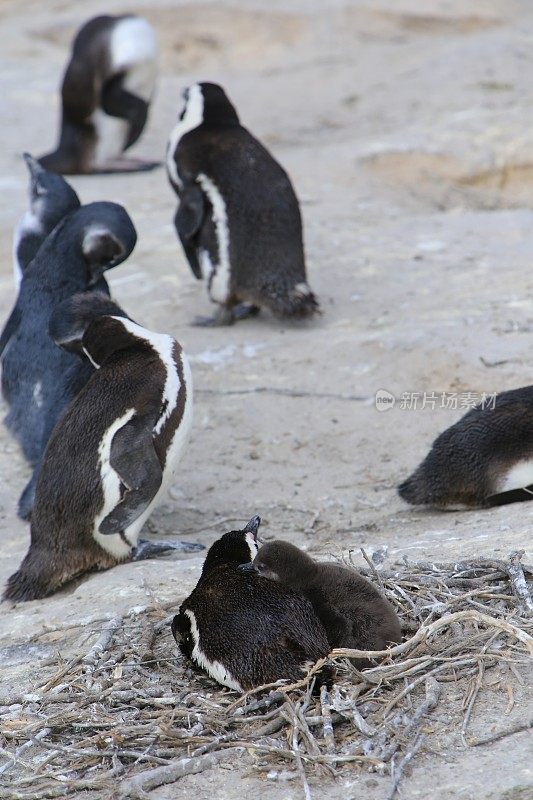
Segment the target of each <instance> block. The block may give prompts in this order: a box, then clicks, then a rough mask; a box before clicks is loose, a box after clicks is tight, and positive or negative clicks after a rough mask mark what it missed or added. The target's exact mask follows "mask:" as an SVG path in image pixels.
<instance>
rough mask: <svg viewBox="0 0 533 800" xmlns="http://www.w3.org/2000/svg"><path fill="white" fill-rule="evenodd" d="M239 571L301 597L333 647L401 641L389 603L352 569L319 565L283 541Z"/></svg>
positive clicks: (270, 544) (267, 546)
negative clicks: (311, 607) (255, 576)
mask: <svg viewBox="0 0 533 800" xmlns="http://www.w3.org/2000/svg"><path fill="white" fill-rule="evenodd" d="M241 569H242V570H244V571H248V570H250V571H252V570H253V571H255V572H257V574H258V575H262V576H263V577H264V578H267V579H269V580H273V581H277V582H279V584H281V585H282V586H284V587H287V588H289V589H292V590H293V591H295V592H300V593H301V594H303V595H305V597H307V599H308V600H309V601H310V602H311V604H312V606H313V608H314V610H315V613H316V615H317V616H318V618H319V620H320V621H321V623H322V625H323V626H324V628H325V631H326V634H327V637H328V641H329V644H330V647H332V648H334V647H349V648H352V649H357V650H384V649H385V648H386V647H388V646H389V645H390V644H391V643H392V642H394V643H396V642H399V641H400V640H401V635H402V634H401V626H400V620H399V619H398V617H397V615H396V612H395V611H394V609H393V608H392V606H391V605H390V603H389V602H388V601H387V600H385V598H384V597H382V595H381V594H380V593H379V592H378V590H377V589H376V588H375V587H374V586H373V585H372V584H371V583H370V582H369V581H367V580H366V579H365V578H363V576H362V575H359V573H357V572H356V571H355V570H353V569H349V568H348V567H343V566H342V565H340V564H332V563H319V562H317V561H315V560H314V559H313V558H311V556H309V555H307V553H304V552H303V550H300V549H299V548H298V547H296V546H295V545H293V544H291V543H290V542H285V541H282V540H276V541H273V542H267V543H266V544H264V545H263V546H262V547H261V548H260V550H259V552H258V553H257V555H256V557H255V559H254V560H253V563H252V564H245V565H243V566H242V567H241ZM358 665H359V666H364V665H366V666H368V662H367V661H364V660H363V659H359V660H358Z"/></svg>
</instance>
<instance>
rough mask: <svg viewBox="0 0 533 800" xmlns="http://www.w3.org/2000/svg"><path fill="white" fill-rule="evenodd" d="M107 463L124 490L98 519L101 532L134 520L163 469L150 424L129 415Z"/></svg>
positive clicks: (156, 486)
mask: <svg viewBox="0 0 533 800" xmlns="http://www.w3.org/2000/svg"><path fill="white" fill-rule="evenodd" d="M109 463H110V465H111V467H112V468H113V469H114V470H115V472H116V473H117V475H118V476H119V478H120V480H121V481H122V483H123V484H124V486H125V487H126V490H125V492H124V494H123V496H122V499H121V500H120V502H119V503H118V504H117V505H116V506H115V508H114V509H113V510H112V511H111V512H110V513H109V514H108V515H107V516H106V517H104V519H103V520H102V522H101V523H100V526H99V531H100V533H102V534H104V535H111V534H114V533H120V532H121V531H124V530H125V529H126V528H128V527H129V526H130V525H131V524H132V523H134V522H135V520H137V519H138V518H139V517H140V516H141V514H143V513H144V512H145V511H146V509H147V508H148V506H149V505H150V503H151V502H152V500H153V499H154V497H155V496H156V494H157V492H158V491H159V488H160V486H161V483H162V480H163V471H162V469H161V464H160V463H159V459H158V457H157V453H156V451H155V449H154V442H153V438H152V430H151V426H150V425H147V424H146V421H145V420H143V419H142V418H141V417H137V418H133V419H132V420H130V422H127V423H126V424H125V425H124V426H123V427H122V428H120V429H119V430H118V431H117V432H116V434H115V436H114V437H113V441H112V443H111V454H110V458H109Z"/></svg>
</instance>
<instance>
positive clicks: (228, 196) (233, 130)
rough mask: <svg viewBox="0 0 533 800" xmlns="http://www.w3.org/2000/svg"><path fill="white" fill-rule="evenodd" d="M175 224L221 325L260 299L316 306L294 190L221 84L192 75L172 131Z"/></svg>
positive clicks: (279, 311)
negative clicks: (193, 81)
mask: <svg viewBox="0 0 533 800" xmlns="http://www.w3.org/2000/svg"><path fill="white" fill-rule="evenodd" d="M167 171H168V176H169V179H170V183H171V184H172V186H173V188H174V189H175V191H176V193H177V195H178V197H179V206H178V210H177V212H176V216H175V220H174V223H175V226H176V230H177V233H178V237H179V239H180V241H181V244H182V246H183V249H184V251H185V255H186V257H187V260H188V262H189V265H190V267H191V270H192V272H193V273H194V275H195V276H196V277H197V278H198V279H201V278H203V279H204V280H205V281H206V283H207V291H208V294H209V297H210V299H211V300H212V301H213V302H214V303H218V304H219V306H220V309H219V312H218V314H217V315H216V316H215V317H214V318H213V319H207V318H200V319H199V320H197V324H203V325H208V324H210V325H213V324H217V325H224V324H226V325H227V324H230V323H231V322H233V321H234V320H236V319H241V318H243V317H245V316H249V315H250V314H255V313H257V312H258V310H259V309H260V308H268V309H270V311H272V313H273V314H275V315H276V316H278V317H307V316H309V315H311V314H314V313H315V312H317V311H318V308H319V306H318V302H317V299H316V297H315V295H314V294H313V292H312V291H311V289H310V288H309V285H308V283H307V277H306V270H305V260H304V249H303V239H302V220H301V215H300V208H299V205H298V200H297V198H296V195H295V193H294V189H293V187H292V184H291V182H290V179H289V177H288V175H287V173H286V172H285V170H284V169H283V168H282V167H281V166H280V165H279V164H278V162H277V161H275V159H274V158H273V157H272V156H271V155H270V153H269V152H268V150H266V148H265V147H263V145H262V144H261V143H260V142H258V141H257V139H255V138H254V137H253V136H252V135H251V134H250V133H249V132H248V131H247V130H246V128H244V127H243V126H242V125H241V124H240V122H239V117H238V116H237V112H236V110H235V108H234V107H233V105H232V104H231V103H230V101H229V100H228V98H227V97H226V94H225V93H224V90H223V89H222V88H221V87H220V86H218V85H216V84H214V83H197V84H194V85H193V86H191V87H190V88H189V89H187V90H186V91H185V106H184V109H183V111H182V114H181V117H180V119H179V121H178V123H177V125H176V126H175V128H174V130H173V131H172V133H171V134H170V139H169V143H168V148H167Z"/></svg>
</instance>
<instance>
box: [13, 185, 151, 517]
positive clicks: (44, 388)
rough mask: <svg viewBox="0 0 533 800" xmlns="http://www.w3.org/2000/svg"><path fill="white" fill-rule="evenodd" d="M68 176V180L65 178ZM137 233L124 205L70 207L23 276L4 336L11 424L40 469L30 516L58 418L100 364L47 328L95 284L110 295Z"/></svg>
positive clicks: (26, 507) (27, 507)
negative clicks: (111, 273)
mask: <svg viewBox="0 0 533 800" xmlns="http://www.w3.org/2000/svg"><path fill="white" fill-rule="evenodd" d="M59 180H62V179H59ZM136 240H137V234H136V232H135V228H134V227H133V223H132V221H131V219H130V218H129V216H128V214H127V213H126V211H125V210H124V209H123V208H122V206H119V205H117V204H116V203H89V204H88V205H86V206H83V207H82V208H78V209H77V210H74V211H71V212H70V213H68V214H67V215H66V216H65V217H64V218H63V219H62V220H61V222H60V223H59V224H58V225H56V227H55V228H54V230H53V231H52V233H50V234H49V235H48V236H47V237H46V239H45V240H44V242H43V243H42V244H41V246H40V247H39V249H38V251H37V253H36V255H35V257H34V258H33V260H32V261H31V262H30V264H28V265H27V266H26V268H25V270H24V273H23V275H22V280H21V284H20V288H19V293H18V297H17V302H16V304H15V307H14V309H13V311H12V312H11V315H10V317H9V319H8V321H7V323H6V325H5V327H4V330H3V331H2V335H1V337H0V358H1V361H2V393H3V395H4V399H5V400H6V402H7V404H8V406H9V411H8V414H7V417H6V420H5V422H6V425H7V427H8V428H9V430H10V431H11V433H12V434H13V435H14V436H15V438H16V439H17V440H18V441H19V443H20V445H21V447H22V451H23V453H24V455H25V457H26V458H27V460H28V461H29V462H30V464H31V465H32V467H34V472H33V476H32V478H31V480H30V482H29V484H28V485H27V486H26V488H25V490H24V492H23V493H22V496H21V498H20V501H19V515H20V516H21V517H23V518H24V519H27V518H28V517H29V516H30V514H31V509H32V505H33V497H34V493H35V483H36V480H37V475H38V472H39V463H40V460H41V457H42V455H43V452H44V448H45V447H46V443H47V442H48V438H49V436H50V434H51V432H52V429H53V427H54V425H55V423H56V421H57V420H58V419H59V417H60V416H61V414H62V412H63V411H64V409H65V408H66V406H67V405H68V404H69V403H70V401H71V400H73V398H74V397H75V396H76V395H77V393H78V392H79V390H80V389H81V388H82V387H83V386H84V385H85V383H86V382H87V380H88V379H89V376H90V375H91V374H92V373H93V371H94V367H93V365H92V364H91V363H90V362H89V360H88V359H84V360H83V361H81V360H79V359H78V358H77V357H75V356H74V355H72V354H71V353H68V352H65V351H63V350H61V349H59V348H58V347H56V345H55V344H54V342H53V341H52V339H51V338H50V336H49V334H48V325H49V322H50V317H51V315H52V311H53V310H54V308H55V307H56V305H58V303H60V302H62V301H63V300H65V299H66V298H69V297H72V295H74V294H76V293H77V292H80V291H84V290H86V289H88V288H95V289H102V290H104V291H106V292H107V293H109V288H108V286H107V283H106V281H105V279H104V277H103V274H104V271H105V270H108V269H111V268H112V267H115V266H116V265H117V264H120V263H122V261H124V260H125V259H126V258H127V257H128V256H129V254H130V253H131V251H132V250H133V248H134V246H135V242H136Z"/></svg>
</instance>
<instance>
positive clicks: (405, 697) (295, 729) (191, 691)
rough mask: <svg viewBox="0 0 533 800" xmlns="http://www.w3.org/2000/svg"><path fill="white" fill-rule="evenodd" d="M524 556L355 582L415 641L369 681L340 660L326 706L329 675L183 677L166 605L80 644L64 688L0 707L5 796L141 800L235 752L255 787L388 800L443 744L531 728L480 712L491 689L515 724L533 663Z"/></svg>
mask: <svg viewBox="0 0 533 800" xmlns="http://www.w3.org/2000/svg"><path fill="white" fill-rule="evenodd" d="M521 556H522V553H513V554H511V556H510V559H509V561H506V562H505V561H496V560H494V559H485V558H479V559H476V560H472V561H465V562H461V563H455V564H438V563H437V564H432V563H428V562H407V561H404V562H403V563H402V564H398V565H396V567H395V568H394V569H391V570H381V571H380V572H377V571H376V569H375V568H374V567H371V568H370V569H369V570H360V571H361V572H363V574H365V575H366V577H368V578H369V579H370V580H372V581H375V582H376V583H378V584H379V585H380V587H381V590H382V591H383V592H384V594H386V596H387V597H388V598H389V600H390V601H391V602H392V603H393V605H394V606H395V608H396V609H397V610H398V613H399V615H400V617H401V620H402V624H403V627H404V633H405V641H404V642H403V643H402V644H400V645H397V646H396V647H393V648H392V649H391V650H390V651H387V653H386V654H385V656H383V655H381V656H379V657H378V656H375V655H374V656H373V662H374V663H375V666H372V667H370V668H368V669H365V670H363V671H358V670H356V669H355V668H354V667H353V666H352V663H351V662H350V661H349V660H348V659H347V656H348V655H352V656H355V655H357V656H360V655H361V653H360V651H343V650H337V651H334V652H333V654H332V655H331V656H330V657H329V659H328V660H329V661H330V662H332V663H334V664H335V666H336V667H337V678H336V683H335V685H334V687H333V688H332V689H331V690H329V691H328V690H327V689H326V687H323V688H322V689H321V691H320V695H319V696H317V694H313V693H312V688H313V683H314V678H313V675H314V673H315V672H316V671H317V669H318V668H319V667H320V665H321V664H322V663H324V662H319V664H317V665H315V667H314V668H313V669H312V670H311V672H310V674H309V675H308V676H307V678H306V679H305V680H302V682H301V683H300V684H299V685H295V684H293V685H292V686H287V685H285V686H281V685H276V686H273V687H272V686H271V687H263V688H262V689H261V690H256V691H254V692H251V693H248V694H246V695H243V696H238V695H237V694H236V693H234V692H230V691H228V690H223V689H221V688H220V687H217V686H216V684H214V683H212V682H211V681H210V680H209V679H207V678H205V677H203V676H202V675H201V674H199V673H196V672H193V671H192V670H191V669H190V668H189V666H188V665H187V664H185V663H184V662H183V661H182V659H181V656H180V654H179V652H178V650H177V648H176V645H175V643H174V640H173V639H172V636H171V634H170V630H169V622H170V619H171V618H172V616H173V613H174V612H173V613H172V614H171V615H170V616H169V615H168V612H169V610H170V608H171V606H170V604H166V605H162V604H160V603H158V602H157V601H155V600H154V602H153V605H152V606H151V607H150V608H147V609H143V610H139V609H133V610H132V611H131V612H130V613H129V614H128V615H127V616H125V617H123V618H116V619H113V620H110V621H109V622H107V623H106V624H105V625H104V626H103V628H102V627H101V628H100V630H93V631H89V632H87V631H85V632H84V634H83V637H82V639H83V640H84V641H83V645H82V642H81V641H80V642H78V643H77V649H78V652H79V653H80V654H79V655H77V656H76V657H74V658H72V659H71V660H70V661H68V662H66V663H65V662H62V661H61V660H60V656H58V657H57V660H56V663H54V664H50V662H49V666H52V667H53V668H54V669H55V672H54V674H52V675H51V677H50V678H49V680H48V681H47V682H46V683H45V684H44V685H43V686H41V687H40V688H39V689H38V690H37V691H36V693H35V694H31V695H24V696H22V697H10V698H5V697H4V698H0V733H1V737H2V740H3V741H2V750H1V751H0V757H1V759H2V761H1V762H0V789H1V792H0V795H1V796H2V798H3V800H22V798H24V799H26V798H27V799H28V800H30V798H31V800H40V798H54V797H60V798H63V797H67V796H69V795H70V794H72V793H75V792H77V791H82V790H83V791H84V792H85V794H84V796H85V797H88V798H91V797H95V798H104V797H120V798H143V797H144V798H146V797H147V795H146V794H145V792H146V791H147V790H150V789H153V788H155V787H157V786H160V785H162V784H164V783H172V782H174V781H177V780H178V779H180V778H182V777H183V776H186V775H189V774H192V773H196V772H201V771H202V770H204V769H206V768H210V767H213V766H215V765H220V766H223V767H224V768H225V769H233V768H235V757H236V755H237V754H236V753H235V751H236V750H237V751H238V755H239V765H241V767H242V769H243V770H245V771H246V772H247V774H248V775H251V774H255V775H257V776H258V777H263V778H268V779H269V780H286V779H289V780H290V779H291V778H294V779H295V780H298V781H300V782H301V784H302V786H303V793H304V796H305V797H306V798H311V791H310V787H309V783H308V779H312V781H313V782H316V781H321V791H320V794H322V795H323V794H324V781H328V780H332V779H333V778H334V777H335V776H336V775H339V774H344V775H346V773H347V772H348V771H349V772H350V773H351V774H352V775H353V773H354V772H363V771H364V772H367V773H368V772H369V771H372V772H376V773H378V776H377V777H379V774H381V775H382V776H387V775H391V777H390V778H387V777H384V780H386V781H387V782H388V784H389V785H388V786H387V787H386V789H387V792H386V793H384V795H383V796H384V797H387V798H388V799H389V800H390V798H392V797H393V796H394V794H395V792H396V789H397V787H398V783H399V781H400V778H401V775H402V771H403V769H404V766H405V765H406V764H407V763H408V762H409V761H410V760H411V759H412V758H413V757H414V756H415V755H416V753H417V752H418V751H420V750H421V751H422V752H423V751H424V750H426V751H427V752H429V753H431V752H435V750H438V749H439V747H438V740H437V737H438V736H443V735H449V736H451V737H452V743H454V744H461V743H462V745H463V746H477V745H484V744H487V743H490V742H492V741H495V740H497V739H501V738H503V737H505V736H509V735H511V734H513V733H516V732H518V731H520V730H524V729H526V728H527V727H531V724H532V722H531V720H526V721H523V722H518V723H515V724H514V725H512V726H510V725H509V724H507V726H506V723H505V721H504V720H505V716H504V715H501V716H500V718H499V720H498V722H497V724H496V727H497V729H498V730H496V731H495V730H494V718H493V719H491V721H490V725H491V727H490V730H487V726H488V724H489V723H488V722H484V721H483V718H484V715H483V712H482V711H480V710H479V709H480V708H482V707H483V705H484V704H483V702H482V700H483V696H484V695H485V694H487V693H491V697H492V699H491V704H492V705H494V692H495V687H497V689H498V691H499V692H500V693H502V692H503V694H504V697H505V702H507V709H506V710H507V712H508V711H509V710H510V709H511V708H512V706H513V705H514V703H515V693H518V695H520V691H521V686H522V685H523V683H524V679H523V678H522V676H521V672H522V673H524V672H525V669H526V663H527V662H528V659H529V658H531V657H532V656H533V617H532V611H533V602H532V601H531V597H530V595H529V591H528V586H527V579H532V578H533V567H530V566H526V565H522V564H521V563H520V558H521ZM369 563H370V562H369ZM173 608H174V611H175V607H173ZM437 707H438V709H439V711H438V712H437V713H436V714H432V712H433V711H434V709H435V708H437ZM476 712H477V713H476ZM474 721H475V723H476V724H475V726H474ZM474 727H475V729H476V736H475V737H474V736H473V735H472V734H471V733H470V728H474ZM453 737H455V738H453ZM224 762H226V763H224ZM231 762H232V763H231Z"/></svg>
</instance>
